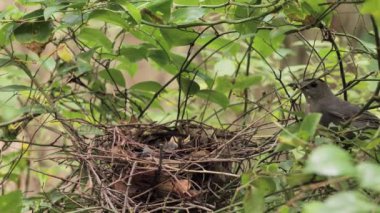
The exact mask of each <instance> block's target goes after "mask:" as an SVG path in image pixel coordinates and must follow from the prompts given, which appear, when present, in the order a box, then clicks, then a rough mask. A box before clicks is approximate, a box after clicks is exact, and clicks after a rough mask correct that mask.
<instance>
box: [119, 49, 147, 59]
mask: <svg viewBox="0 0 380 213" xmlns="http://www.w3.org/2000/svg"><path fill="white" fill-rule="evenodd" d="M120 54H121V55H123V56H125V57H126V58H127V59H128V60H129V61H130V62H137V61H139V60H141V59H145V58H146V57H147V55H148V49H147V48H146V47H145V46H142V45H128V46H126V47H122V48H121V50H120Z"/></svg>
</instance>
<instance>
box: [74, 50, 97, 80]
mask: <svg viewBox="0 0 380 213" xmlns="http://www.w3.org/2000/svg"><path fill="white" fill-rule="evenodd" d="M94 53H95V49H91V50H89V51H87V52H82V53H80V54H79V55H78V56H77V58H76V63H77V66H78V73H79V74H82V73H86V72H89V71H91V70H92V69H93V67H92V65H91V63H90V61H91V57H92V56H93V55H94Z"/></svg>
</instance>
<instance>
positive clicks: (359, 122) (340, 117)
mask: <svg viewBox="0 0 380 213" xmlns="http://www.w3.org/2000/svg"><path fill="white" fill-rule="evenodd" d="M360 110H361V108H360V107H358V106H355V105H352V104H350V103H348V102H346V101H340V102H339V103H337V104H328V105H326V107H325V111H324V113H326V114H328V115H329V116H331V118H332V119H334V121H336V123H340V122H344V121H348V120H349V119H351V118H352V117H353V116H355V115H356V114H357V113H359V112H360ZM351 124H352V126H354V127H356V128H363V127H371V128H377V127H379V126H380V119H379V118H378V117H376V116H375V115H374V114H372V113H370V112H368V111H364V112H363V113H362V114H360V115H359V116H358V117H356V118H354V119H353V120H352V123H351Z"/></svg>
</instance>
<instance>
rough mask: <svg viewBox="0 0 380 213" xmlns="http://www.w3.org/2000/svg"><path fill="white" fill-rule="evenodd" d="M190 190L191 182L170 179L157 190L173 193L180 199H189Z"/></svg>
mask: <svg viewBox="0 0 380 213" xmlns="http://www.w3.org/2000/svg"><path fill="white" fill-rule="evenodd" d="M190 188H191V182H190V181H188V180H185V179H183V180H174V179H170V180H169V181H166V182H164V183H161V184H160V185H159V186H158V189H159V190H161V191H164V192H174V193H176V194H177V195H179V196H181V197H189V196H191V194H190V193H189V190H190Z"/></svg>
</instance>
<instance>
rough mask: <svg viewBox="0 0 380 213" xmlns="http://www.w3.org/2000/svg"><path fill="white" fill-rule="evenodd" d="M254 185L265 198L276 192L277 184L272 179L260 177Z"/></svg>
mask: <svg viewBox="0 0 380 213" xmlns="http://www.w3.org/2000/svg"><path fill="white" fill-rule="evenodd" d="M252 185H253V186H255V188H257V189H259V190H260V191H261V192H262V194H263V195H264V196H266V195H268V194H271V193H273V192H275V191H276V182H275V181H274V180H273V178H272V177H265V176H260V177H258V178H256V179H255V180H254V181H253V182H252Z"/></svg>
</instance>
